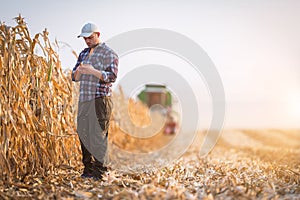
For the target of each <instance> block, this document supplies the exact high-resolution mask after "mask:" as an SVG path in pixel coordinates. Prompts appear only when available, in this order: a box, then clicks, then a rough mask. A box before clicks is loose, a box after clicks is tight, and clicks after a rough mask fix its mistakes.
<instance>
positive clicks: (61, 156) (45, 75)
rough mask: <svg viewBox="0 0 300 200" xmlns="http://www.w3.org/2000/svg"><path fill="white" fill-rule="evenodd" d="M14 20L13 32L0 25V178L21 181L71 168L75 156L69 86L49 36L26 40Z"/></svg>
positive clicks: (27, 36)
mask: <svg viewBox="0 0 300 200" xmlns="http://www.w3.org/2000/svg"><path fill="white" fill-rule="evenodd" d="M15 19H16V22H17V25H16V26H15V27H9V26H7V25H5V24H4V23H2V24H0V73H1V75H0V99H1V103H0V142H1V143H0V159H1V160H0V167H1V169H2V170H1V172H0V176H2V177H7V178H10V177H15V178H24V176H26V175H27V174H34V173H39V174H46V173H48V172H49V171H51V170H52V169H53V168H54V167H56V166H59V165H62V164H68V165H71V164H72V163H73V162H75V161H76V160H78V159H77V158H76V157H78V152H79V151H78V144H77V143H78V141H77V138H76V134H75V127H74V114H75V110H74V107H73V98H74V97H73V94H74V93H73V87H74V86H73V84H72V82H71V80H70V78H68V77H67V76H66V75H65V74H64V73H63V71H62V68H61V66H60V61H59V57H58V55H57V53H56V52H55V51H54V50H53V47H52V46H51V43H50V41H49V39H48V34H49V33H48V32H47V30H45V31H44V32H43V33H38V34H36V35H35V36H34V37H33V38H31V37H30V34H29V31H28V28H27V26H26V24H25V22H24V19H23V18H22V17H21V16H19V17H16V18H15ZM38 51H40V54H41V55H38V53H39V52H38ZM73 164H74V163H73Z"/></svg>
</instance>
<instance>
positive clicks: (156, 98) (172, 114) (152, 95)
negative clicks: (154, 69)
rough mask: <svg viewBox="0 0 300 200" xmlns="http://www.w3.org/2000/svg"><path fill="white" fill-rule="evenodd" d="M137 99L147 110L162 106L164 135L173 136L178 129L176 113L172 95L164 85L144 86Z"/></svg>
mask: <svg viewBox="0 0 300 200" xmlns="http://www.w3.org/2000/svg"><path fill="white" fill-rule="evenodd" d="M138 99H139V100H140V101H142V102H143V103H144V104H146V105H147V106H148V107H149V108H151V106H154V105H161V106H163V108H164V109H163V112H162V114H163V115H164V116H165V117H166V123H165V126H164V133H165V134H166V135H174V134H175V133H176V131H177V128H178V113H177V112H176V111H175V110H174V109H173V100H172V94H171V92H170V91H169V90H168V88H167V86H166V85H160V84H146V85H145V87H144V89H143V90H142V91H141V92H140V93H139V94H138Z"/></svg>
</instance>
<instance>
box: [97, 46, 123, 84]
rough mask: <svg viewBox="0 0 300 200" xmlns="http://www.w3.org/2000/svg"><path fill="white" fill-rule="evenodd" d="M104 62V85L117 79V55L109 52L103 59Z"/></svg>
mask: <svg viewBox="0 0 300 200" xmlns="http://www.w3.org/2000/svg"><path fill="white" fill-rule="evenodd" d="M104 61H105V66H106V67H105V70H102V71H101V73H102V77H103V82H105V83H113V82H115V81H116V79H117V75H118V65H119V58H118V55H117V54H116V53H114V52H109V53H108V54H106V55H105V57H104Z"/></svg>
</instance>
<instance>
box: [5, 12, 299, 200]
mask: <svg viewBox="0 0 300 200" xmlns="http://www.w3.org/2000/svg"><path fill="white" fill-rule="evenodd" d="M16 21H17V25H16V26H15V27H10V28H9V27H8V26H6V25H5V24H0V73H1V74H0V90H1V92H0V95H1V96H0V99H1V103H0V127H1V128H0V168H1V170H0V176H1V179H0V199H16V198H22V197H25V198H35V199H54V198H55V199H99V198H103V199H297V198H299V196H300V186H299V185H300V167H299V166H300V165H299V164H300V150H299V149H300V148H299V147H300V144H299V142H298V143H297V142H295V141H299V140H300V132H299V130H285V131H282V130H280V131H279V130H264V131H263V133H262V131H261V130H239V133H238V134H237V133H236V131H231V130H229V131H227V132H226V133H224V134H223V136H222V137H221V138H220V140H219V142H218V144H217V145H216V147H215V148H214V150H213V151H212V152H211V153H210V154H209V155H208V156H206V157H204V158H200V157H199V156H198V151H199V148H200V146H201V142H202V141H203V135H204V134H205V131H201V132H199V137H198V139H196V140H195V142H194V144H193V145H192V146H191V148H190V149H189V150H188V151H187V152H186V153H185V155H183V156H182V157H181V158H180V159H179V160H177V161H175V162H174V163H171V164H170V165H169V166H166V167H164V168H162V169H152V170H146V171H144V172H136V173H121V172H120V171H118V170H116V169H111V170H110V171H109V172H108V173H106V174H105V175H104V177H103V180H101V181H94V180H92V179H81V178H80V177H79V176H80V170H82V166H81V163H80V159H81V155H80V147H79V142H78V137H77V135H76V132H75V131H76V130H75V127H76V124H75V119H76V118H75V117H76V102H77V99H78V96H77V95H78V92H77V91H78V85H77V84H75V83H72V82H71V80H70V78H69V77H70V74H69V73H66V72H63V71H62V69H61V66H60V61H59V57H58V55H57V53H56V52H55V51H54V50H53V47H52V46H51V44H50V42H49V39H48V32H47V31H46V30H45V31H44V32H43V33H41V34H36V35H35V36H34V37H33V38H31V37H30V35H29V32H28V28H27V25H26V24H25V22H24V20H23V18H22V17H21V16H19V17H17V18H16ZM38 50H39V52H41V53H40V54H41V55H38V53H37V51H38ZM126 102H127V103H126ZM114 103H115V104H114V105H115V106H114V112H113V117H112V123H111V126H110V136H109V140H110V142H111V143H112V144H114V145H117V146H118V147H121V148H123V149H126V150H128V151H138V152H147V151H154V150H155V149H156V148H160V147H162V146H163V145H164V144H167V143H168V142H169V141H170V140H171V139H172V136H165V135H163V134H162V133H159V134H157V135H156V136H155V137H154V138H150V139H149V140H137V139H134V138H132V137H129V136H128V135H126V134H125V133H123V132H122V130H121V129H120V126H129V127H127V130H130V129H131V128H133V127H130V125H128V124H126V122H124V119H123V117H124V115H123V114H122V113H123V112H126V110H127V107H128V106H129V110H131V111H130V112H131V113H132V118H133V120H134V121H135V122H136V124H138V125H147V124H149V123H150V119H149V117H148V116H147V112H148V109H147V108H146V107H145V106H144V105H142V104H140V103H139V102H134V101H132V100H129V101H128V99H126V98H125V97H124V95H123V94H122V90H121V89H120V93H118V94H117V93H115V94H114ZM275 136H276V137H275ZM239 137H240V139H243V140H245V138H246V139H248V141H251V144H250V143H248V144H247V143H245V141H243V142H244V143H245V144H244V143H241V142H238V139H239ZM230 138H235V140H233V139H230ZM280 138H281V139H280ZM282 138H285V140H282ZM114 153H117V152H114Z"/></svg>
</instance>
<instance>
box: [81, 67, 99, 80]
mask: <svg viewBox="0 0 300 200" xmlns="http://www.w3.org/2000/svg"><path fill="white" fill-rule="evenodd" d="M77 71H78V72H79V74H90V75H94V76H96V77H97V78H99V79H101V80H102V73H101V71H99V70H97V69H95V68H94V67H93V66H92V65H90V64H81V65H80V66H78V68H77V70H76V72H77Z"/></svg>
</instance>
